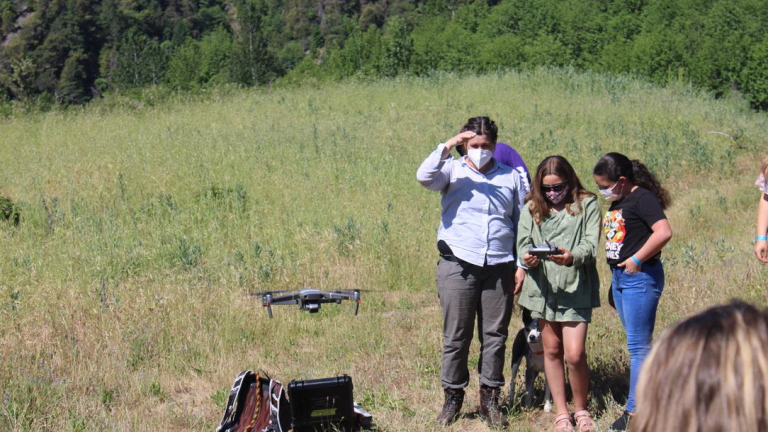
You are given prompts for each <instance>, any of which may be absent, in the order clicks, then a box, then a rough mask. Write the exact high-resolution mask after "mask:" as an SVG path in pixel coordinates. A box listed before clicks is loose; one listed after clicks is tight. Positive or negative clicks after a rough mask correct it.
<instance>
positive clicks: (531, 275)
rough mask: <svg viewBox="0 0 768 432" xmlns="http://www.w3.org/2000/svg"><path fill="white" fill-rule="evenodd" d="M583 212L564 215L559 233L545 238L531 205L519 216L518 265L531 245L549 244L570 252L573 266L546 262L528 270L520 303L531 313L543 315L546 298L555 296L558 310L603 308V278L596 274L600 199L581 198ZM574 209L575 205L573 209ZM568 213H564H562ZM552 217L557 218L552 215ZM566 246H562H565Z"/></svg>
mask: <svg viewBox="0 0 768 432" xmlns="http://www.w3.org/2000/svg"><path fill="white" fill-rule="evenodd" d="M581 203H582V210H581V211H579V210H578V208H574V211H575V212H577V213H576V214H575V215H569V214H565V215H563V219H562V221H561V222H560V224H559V225H558V226H557V229H556V231H555V232H554V233H553V234H552V235H551V236H550V238H547V239H545V238H544V237H543V235H542V232H541V227H540V226H539V225H537V224H536V223H535V222H534V220H533V216H532V215H531V212H530V210H529V205H530V203H528V204H526V205H525V208H524V209H523V211H522V214H521V215H520V222H519V224H518V227H517V252H518V257H519V258H518V263H519V264H523V266H524V265H525V264H524V263H523V259H522V257H523V256H524V255H525V253H526V252H528V248H529V247H531V246H532V245H537V246H538V245H546V242H545V240H548V241H550V242H552V238H558V239H559V240H558V241H557V243H559V244H556V243H552V244H553V246H558V247H562V248H565V249H568V250H569V251H570V252H571V255H573V264H572V265H570V266H559V265H557V264H555V263H553V262H552V261H549V260H547V259H544V260H542V261H540V262H539V265H537V266H536V267H533V268H530V269H528V272H527V275H526V277H525V281H524V282H523V290H522V293H521V295H520V299H519V301H518V303H519V304H520V306H523V307H525V308H526V309H528V310H531V311H537V312H539V313H543V312H544V308H545V304H546V299H547V298H550V296H552V295H554V296H556V298H557V307H558V309H561V310H562V309H570V308H574V309H583V308H592V307H598V306H600V279H599V278H598V275H597V259H596V258H597V247H598V245H599V243H600V206H599V205H598V203H597V198H596V197H594V196H588V197H586V198H584V199H582V202H581ZM572 207H575V206H572ZM563 211H565V210H563ZM549 217H550V218H551V217H554V215H553V214H552V213H550V216H549ZM563 242H564V243H565V244H562V243H563Z"/></svg>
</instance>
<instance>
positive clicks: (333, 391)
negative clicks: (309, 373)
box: [288, 375, 355, 432]
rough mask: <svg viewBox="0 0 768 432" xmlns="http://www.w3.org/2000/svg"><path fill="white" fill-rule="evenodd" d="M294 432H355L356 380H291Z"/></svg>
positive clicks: (290, 395)
mask: <svg viewBox="0 0 768 432" xmlns="http://www.w3.org/2000/svg"><path fill="white" fill-rule="evenodd" d="M288 398H289V399H290V401H291V410H292V421H293V430H294V432H315V431H325V430H332V428H334V427H335V428H338V429H340V430H343V431H351V430H353V428H354V426H355V412H354V407H353V403H354V401H353V400H352V378H350V377H349V376H347V375H343V376H338V377H335V378H322V379H316V380H305V381H295V380H294V381H291V382H290V383H289V384H288Z"/></svg>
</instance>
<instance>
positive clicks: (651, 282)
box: [592, 153, 672, 431]
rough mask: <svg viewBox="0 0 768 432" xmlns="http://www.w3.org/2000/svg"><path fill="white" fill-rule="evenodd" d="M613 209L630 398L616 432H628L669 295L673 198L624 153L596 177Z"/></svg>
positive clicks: (609, 216)
mask: <svg viewBox="0 0 768 432" xmlns="http://www.w3.org/2000/svg"><path fill="white" fill-rule="evenodd" d="M592 174H593V175H594V178H595V182H596V183H597V185H598V187H600V194H601V195H602V196H603V198H605V199H606V200H607V201H610V202H611V207H610V209H609V210H608V212H607V213H606V214H605V218H604V219H603V232H604V234H605V239H606V243H605V254H606V258H607V260H608V265H610V266H611V272H612V273H613V280H612V283H613V286H612V290H613V300H614V303H615V304H616V310H617V311H618V313H619V318H621V323H622V324H623V325H624V330H625V331H626V333H627V345H628V348H629V358H630V375H629V398H628V399H627V406H626V409H625V411H624V413H623V414H622V416H621V417H619V418H618V419H617V420H616V422H615V423H614V424H613V430H622V431H623V430H625V429H626V427H627V423H628V422H629V419H630V416H631V414H632V413H633V412H634V411H635V384H636V383H637V378H638V375H639V374H640V368H641V367H642V364H643V360H645V357H646V356H647V355H648V351H650V348H651V338H652V336H653V327H654V324H655V322H656V308H657V307H658V304H659V298H660V297H661V292H662V291H663V289H664V268H663V266H662V263H661V260H660V257H661V249H662V248H663V247H664V245H666V244H667V242H669V239H671V238H672V229H671V228H670V226H669V222H668V221H667V217H666V215H665V214H664V210H666V209H667V207H669V205H670V204H671V199H670V197H669V193H668V192H667V191H666V190H665V189H664V188H663V187H662V186H661V185H660V184H659V182H658V181H657V180H656V178H655V177H654V175H653V174H651V172H650V171H648V169H647V168H646V167H645V165H643V164H642V163H641V162H640V161H638V160H633V161H630V160H629V158H627V157H626V156H624V155H622V154H620V153H608V154H606V155H604V156H603V157H601V158H600V160H599V161H598V162H597V165H596V166H595V169H594V171H593V173H592Z"/></svg>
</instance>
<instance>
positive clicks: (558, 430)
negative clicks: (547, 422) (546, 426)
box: [553, 413, 573, 432]
mask: <svg viewBox="0 0 768 432" xmlns="http://www.w3.org/2000/svg"><path fill="white" fill-rule="evenodd" d="M553 432H573V423H572V422H571V415H570V414H568V413H565V414H560V415H559V416H557V417H556V418H555V429H554V431H553Z"/></svg>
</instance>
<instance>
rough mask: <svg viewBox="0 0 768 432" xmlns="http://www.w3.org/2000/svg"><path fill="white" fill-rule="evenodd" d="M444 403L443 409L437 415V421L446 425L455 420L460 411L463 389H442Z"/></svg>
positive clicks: (462, 401)
mask: <svg viewBox="0 0 768 432" xmlns="http://www.w3.org/2000/svg"><path fill="white" fill-rule="evenodd" d="M443 391H444V392H445V403H443V410H442V411H441V412H440V415H438V416H437V423H439V424H441V425H443V426H448V425H449V424H451V423H453V422H454V421H456V416H457V415H459V412H460V411H461V405H462V404H463V403H464V389H450V388H447V389H444V390H443Z"/></svg>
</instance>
